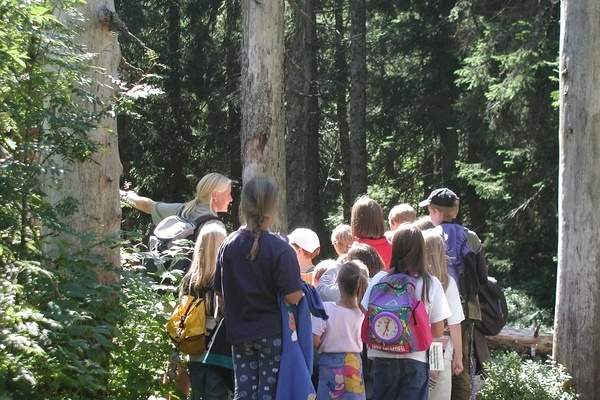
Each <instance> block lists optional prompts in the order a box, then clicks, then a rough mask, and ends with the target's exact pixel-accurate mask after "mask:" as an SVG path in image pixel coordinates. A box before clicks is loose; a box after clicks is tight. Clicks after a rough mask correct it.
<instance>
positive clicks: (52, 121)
mask: <svg viewBox="0 0 600 400" xmlns="http://www.w3.org/2000/svg"><path fill="white" fill-rule="evenodd" d="M81 3H82V2H81V1H78V0H74V1H71V0H67V1H52V0H33V1H27V2H23V1H17V0H3V1H0V15H2V21H3V23H2V24H0V37H1V39H2V40H0V130H1V132H2V135H1V138H0V204H1V207H0V273H1V275H2V280H1V284H0V343H1V344H0V393H2V396H3V398H6V399H95V398H105V397H106V395H107V393H108V392H109V389H108V376H109V362H110V354H109V352H110V349H111V347H112V346H113V344H112V340H113V337H114V336H115V334H116V332H117V330H116V328H117V326H118V325H119V314H118V313H117V312H116V310H117V308H116V307H115V305H116V304H119V296H120V295H121V291H120V286H119V285H118V284H116V283H115V282H114V280H113V279H110V278H111V277H114V274H113V271H112V269H113V266H112V265H107V264H106V263H105V262H104V261H103V260H102V259H101V258H100V256H99V255H98V253H99V252H98V251H97V250H98V249H99V248H102V247H103V246H106V247H109V248H114V247H116V246H117V245H118V243H117V242H116V241H115V238H103V237H97V236H96V235H93V234H89V233H86V232H72V230H71V229H70V227H69V226H68V225H65V224H64V223H62V222H61V220H67V219H68V218H67V217H69V216H70V215H72V214H73V212H74V211H75V210H76V209H77V208H78V207H79V204H77V202H76V201H75V200H74V199H72V198H65V199H63V200H62V201H61V202H60V203H58V204H50V203H48V200H47V198H46V196H45V192H44V190H45V188H47V187H50V186H53V187H55V188H60V183H61V178H62V176H63V174H64V172H65V171H64V170H62V169H60V168H59V167H58V164H57V163H56V162H55V160H58V159H62V160H64V161H66V162H67V163H72V162H74V161H86V160H89V159H90V158H91V156H92V155H93V154H94V153H95V152H97V151H101V147H100V145H99V144H98V143H97V142H95V141H93V140H91V139H90V138H89V137H88V133H89V131H91V130H93V129H94V128H95V127H96V125H97V124H98V122H99V121H100V120H101V119H102V118H103V117H105V116H107V115H108V112H109V111H108V108H107V107H106V106H105V105H104V104H102V102H100V101H99V99H98V98H97V97H96V96H94V94H93V93H92V92H91V89H92V83H93V82H91V81H90V78H89V76H90V72H91V67H90V65H89V64H90V60H91V58H92V55H91V54H88V53H86V51H85V49H83V48H81V47H78V46H76V45H75V44H74V42H73V38H74V37H75V35H76V34H77V32H75V31H74V30H73V29H74V28H73V26H74V25H76V24H73V23H72V22H73V21H80V20H81V18H82V15H81V14H79V13H78V11H77V6H78V5H80V4H81ZM57 8H59V9H60V13H61V16H62V17H64V19H65V20H68V21H69V22H68V23H64V22H59V21H58V20H57V17H55V15H58V14H59V12H58V10H57ZM61 164H63V163H61ZM61 168H64V167H61ZM59 233H60V235H58V234H59ZM57 237H60V238H61V239H56V238H57ZM75 238H76V239H75ZM71 241H72V242H78V243H79V244H80V245H79V246H77V248H75V247H73V246H72V245H71V243H70V242H71ZM132 398H139V397H132Z"/></svg>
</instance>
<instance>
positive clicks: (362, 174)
mask: <svg viewBox="0 0 600 400" xmlns="http://www.w3.org/2000/svg"><path fill="white" fill-rule="evenodd" d="M365 8H366V7H365V0H350V23H351V25H350V36H351V38H352V39H351V42H350V143H351V148H350V154H351V159H350V195H351V197H352V199H355V198H356V197H357V196H359V195H361V194H364V193H366V191H367V138H366V114H367V90H366V87H367V61H366V48H367V39H366V11H365Z"/></svg>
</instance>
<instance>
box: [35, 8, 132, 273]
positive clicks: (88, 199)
mask: <svg viewBox="0 0 600 400" xmlns="http://www.w3.org/2000/svg"><path fill="white" fill-rule="evenodd" d="M106 9H108V10H113V11H114V3H113V1H112V0H90V1H88V2H87V3H86V4H84V5H81V6H80V12H81V13H82V15H83V16H84V17H85V19H84V20H81V21H72V20H66V21H64V22H65V23H66V24H67V25H70V26H73V27H74V28H75V29H76V30H77V31H78V34H77V35H76V37H75V40H76V42H77V43H78V44H80V45H84V46H85V48H86V50H87V51H88V52H89V53H92V54H95V56H94V57H93V58H92V60H91V64H92V65H94V66H95V67H97V69H96V70H91V72H90V74H91V81H92V82H93V86H91V87H85V88H84V89H87V90H89V91H91V92H92V93H93V94H95V95H97V96H98V97H99V98H100V99H101V100H103V101H104V102H105V104H104V105H102V106H97V105H96V106H92V105H91V104H87V105H86V106H87V107H108V106H109V104H110V103H112V102H113V101H114V96H115V94H116V92H115V89H116V87H115V84H114V83H113V81H114V80H116V79H117V67H118V65H119V61H120V50H119V45H118V42H117V37H116V35H114V34H113V33H111V32H110V31H109V29H108V27H107V26H106V25H103V24H101V22H100V21H101V20H102V19H103V15H104V12H105V10H106ZM59 18H62V19H67V17H66V16H65V15H62V14H60V15H59ZM96 111H98V110H97V109H96ZM116 130H117V123H116V118H114V117H110V116H107V117H105V118H104V119H102V120H101V121H100V123H99V124H98V126H97V128H96V129H94V130H92V131H90V132H89V137H90V139H92V140H94V141H96V142H98V143H99V144H100V145H101V146H103V150H101V151H98V152H96V154H94V155H93V156H92V161H86V162H79V161H76V162H75V163H74V164H73V165H64V169H65V174H64V178H63V180H62V186H61V187H60V190H53V188H50V187H49V188H48V189H47V191H46V193H47V195H48V199H49V201H50V202H51V203H54V204H55V203H57V202H59V201H61V200H64V199H67V198H73V199H75V200H77V201H78V204H79V208H78V211H77V212H76V213H75V214H74V215H70V216H69V217H68V220H67V221H64V222H65V223H66V224H67V225H69V226H70V227H71V228H72V229H73V230H74V231H75V232H76V233H81V234H83V233H88V232H91V233H94V234H97V235H99V237H105V236H106V235H113V236H116V235H117V234H118V232H119V229H120V224H121V207H120V203H119V177H120V175H121V172H122V166H121V162H120V160H119V149H118V142H117V136H116ZM58 161H59V162H60V160H58ZM82 237H84V235H81V236H79V237H73V236H69V237H65V238H64V239H65V240H67V241H69V242H71V243H73V244H74V245H75V246H76V247H75V249H76V250H77V249H78V248H79V249H81V250H82V249H83V246H87V245H88V243H84V242H83V240H81V241H80V240H79V239H81V238H82ZM91 251H92V252H95V253H98V254H99V255H100V256H101V257H102V259H103V260H105V261H106V262H108V263H110V264H113V265H114V266H118V265H119V264H120V260H119V249H118V248H107V247H98V246H96V247H93V248H92V249H91ZM100 279H101V280H112V279H114V275H113V274H111V273H106V274H103V275H102V276H101V277H100Z"/></svg>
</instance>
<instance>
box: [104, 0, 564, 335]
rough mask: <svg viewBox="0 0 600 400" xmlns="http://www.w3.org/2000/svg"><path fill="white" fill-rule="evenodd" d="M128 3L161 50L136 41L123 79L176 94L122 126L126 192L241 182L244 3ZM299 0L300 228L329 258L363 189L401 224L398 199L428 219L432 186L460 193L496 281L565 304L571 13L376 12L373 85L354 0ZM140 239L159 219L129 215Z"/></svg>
mask: <svg viewBox="0 0 600 400" xmlns="http://www.w3.org/2000/svg"><path fill="white" fill-rule="evenodd" d="M115 3H116V4H115V6H116V10H117V12H118V13H119V16H120V17H121V19H122V20H123V21H124V22H125V23H126V25H127V27H128V28H129V31H130V32H131V33H132V34H133V35H135V36H136V37H137V38H138V39H140V40H141V41H142V42H143V43H144V44H145V46H147V48H144V47H143V46H141V45H140V44H139V43H137V42H135V41H133V40H130V39H129V38H128V37H126V36H124V35H120V36H119V40H120V43H121V47H122V53H123V57H124V59H125V60H126V61H127V62H128V63H129V64H131V65H132V66H134V67H135V68H136V69H133V68H130V69H122V70H121V76H122V79H124V80H126V81H130V82H137V81H140V82H141V81H143V82H144V83H148V84H152V85H154V86H156V87H158V88H161V89H162V90H163V92H164V93H163V94H162V95H160V96H152V97H149V98H147V99H144V100H141V101H138V102H136V103H135V104H134V110H135V112H136V113H137V115H128V116H121V117H119V120H118V132H119V148H120V154H121V161H122V163H123V166H124V176H123V181H127V182H129V183H131V188H132V189H134V190H136V191H138V192H139V193H140V194H142V195H147V196H149V197H150V198H152V199H155V200H161V201H167V202H168V201H172V202H178V201H183V200H188V199H190V198H191V197H192V196H193V193H194V187H195V185H196V183H197V182H198V180H199V178H200V177H202V176H203V175H204V174H205V173H207V172H210V171H217V172H220V173H223V174H225V175H227V176H229V177H230V178H232V179H234V180H237V181H239V182H241V174H242V166H241V161H240V144H239V143H240V141H239V130H240V101H239V92H240V88H239V84H240V65H239V61H240V46H241V45H240V41H241V27H240V19H241V15H240V5H239V3H238V2H237V1H232V0H225V1H198V0H180V1H172V2H171V1H168V2H161V4H160V5H157V4H156V3H155V2H147V1H140V2H129V1H116V2H115ZM355 3H357V2H354V5H355ZM358 3H361V2H360V1H359V2H358ZM291 4H293V5H294V7H287V14H286V28H285V32H286V35H285V36H286V59H285V67H286V69H285V85H286V97H285V99H286V120H287V131H286V158H287V174H286V176H287V186H288V188H287V196H288V204H287V205H288V221H287V222H288V224H287V225H288V229H289V230H290V231H291V230H292V229H293V228H295V227H299V226H304V227H310V228H312V229H314V230H315V231H317V232H318V233H319V236H320V238H321V241H322V242H323V243H324V246H323V251H322V255H321V257H329V256H332V252H333V250H332V248H331V247H330V246H329V244H328V240H329V232H331V229H332V228H333V227H335V226H336V225H337V224H339V223H342V222H348V221H349V212H350V208H351V205H352V202H353V200H354V198H355V197H356V195H358V194H361V193H365V192H366V193H368V194H369V195H370V196H372V197H373V198H375V199H376V200H377V201H379V202H380V204H381V205H382V208H383V210H384V213H386V215H387V212H388V211H389V209H390V208H391V207H392V206H394V205H395V204H398V203H404V202H406V203H410V204H412V205H413V206H414V207H415V208H417V207H416V203H417V202H418V201H419V200H421V199H423V198H424V197H425V196H426V195H427V194H428V193H429V192H430V190H431V189H433V188H436V187H442V186H447V187H450V188H452V189H453V190H454V191H455V192H457V194H458V195H459V196H460V197H461V212H460V215H459V218H460V219H461V222H462V223H463V224H464V225H466V226H469V227H470V228H472V229H473V230H475V231H476V232H477V233H478V234H479V236H480V237H481V238H482V240H483V242H484V249H485V251H486V254H487V259H488V263H489V266H490V275H491V276H496V277H497V278H498V279H499V280H500V281H501V282H502V283H503V285H504V286H506V287H508V286H510V287H512V288H515V289H522V290H524V291H525V293H526V294H528V295H530V296H531V297H532V298H533V299H534V301H535V303H536V304H537V305H538V306H539V307H542V308H546V309H551V308H552V307H553V306H554V297H555V284H556V253H557V203H556V199H557V181H558V173H557V165H558V138H557V135H556V132H557V129H558V114H557V104H556V101H555V100H556V96H557V94H556V92H557V89H558V83H557V80H556V78H555V77H556V74H557V72H556V70H557V54H558V35H559V23H558V13H559V7H558V4H557V2H554V1H543V2H520V1H519V2H515V1H492V2H489V1H486V2H477V1H475V2H472V1H468V2H467V1H442V2H430V1H425V2H424V1H406V2H393V1H381V0H376V1H370V2H367V3H365V2H362V6H363V7H364V16H365V26H366V37H365V39H366V42H365V45H366V57H365V67H366V74H365V75H363V76H361V75H360V74H358V75H357V74H353V73H352V68H353V65H352V64H353V62H356V61H355V60H356V57H355V56H353V53H352V50H353V48H352V45H351V42H352V36H351V35H352V26H351V21H350V15H351V12H350V10H349V8H350V4H353V2H352V1H351V2H348V1H341V0H331V1H327V0H326V1H313V0H307V1H299V2H295V3H293V2H292V3H291ZM360 79H364V82H357V80H358V81H360ZM361 84H364V85H365V101H366V113H365V124H364V129H358V131H359V133H362V134H363V135H364V140H365V142H366V157H364V159H365V160H366V165H365V166H364V167H365V171H366V180H365V181H364V183H363V182H360V179H358V182H356V181H357V179H353V180H352V182H351V180H350V176H351V173H350V172H351V169H352V168H355V167H354V166H352V165H351V164H352V162H353V161H355V160H356V159H357V158H358V159H360V157H361V155H360V154H359V155H358V156H357V157H355V156H354V154H353V153H352V150H353V145H352V144H351V143H352V139H353V137H354V136H352V137H351V132H352V131H353V126H352V124H353V123H355V120H356V118H353V112H354V111H353V109H352V106H353V104H352V103H351V101H350V92H351V90H352V86H353V85H357V86H360V85H361ZM359 123H360V121H359ZM359 128H360V127H359ZM355 131H356V129H355ZM353 135H354V134H353ZM358 168H359V169H360V168H361V167H360V166H359V167H358ZM353 185H354V186H353ZM361 185H362V186H361ZM238 189H239V187H238ZM237 193H238V192H236V191H235V190H234V199H236V200H239V199H238V196H237ZM419 212H421V213H422V212H423V210H419ZM223 217H224V219H225V220H226V222H227V223H228V226H229V229H235V228H237V227H238V226H239V222H238V219H237V201H236V202H235V203H234V205H233V207H232V209H231V210H230V212H229V213H228V214H227V215H224V216H223ZM125 228H126V229H131V230H140V231H142V232H144V233H148V232H149V230H150V228H151V225H150V219H149V216H145V215H139V213H137V212H135V211H126V212H125ZM547 315H550V316H551V315H552V313H551V312H549V313H547ZM543 322H544V323H545V324H547V325H551V321H547V320H546V321H543Z"/></svg>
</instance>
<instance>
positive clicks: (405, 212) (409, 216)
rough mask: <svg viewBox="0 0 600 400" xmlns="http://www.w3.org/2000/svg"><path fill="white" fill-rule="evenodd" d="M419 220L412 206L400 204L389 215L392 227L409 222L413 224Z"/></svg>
mask: <svg viewBox="0 0 600 400" xmlns="http://www.w3.org/2000/svg"><path fill="white" fill-rule="evenodd" d="M416 219H417V212H416V211H415V209H414V208H412V206H411V205H410V204H398V205H397V206H394V207H392V209H391V210H390V213H389V214H388V222H389V224H390V227H391V226H392V224H394V223H396V224H398V225H400V224H402V223H404V222H408V223H413V222H415V220H416Z"/></svg>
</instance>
